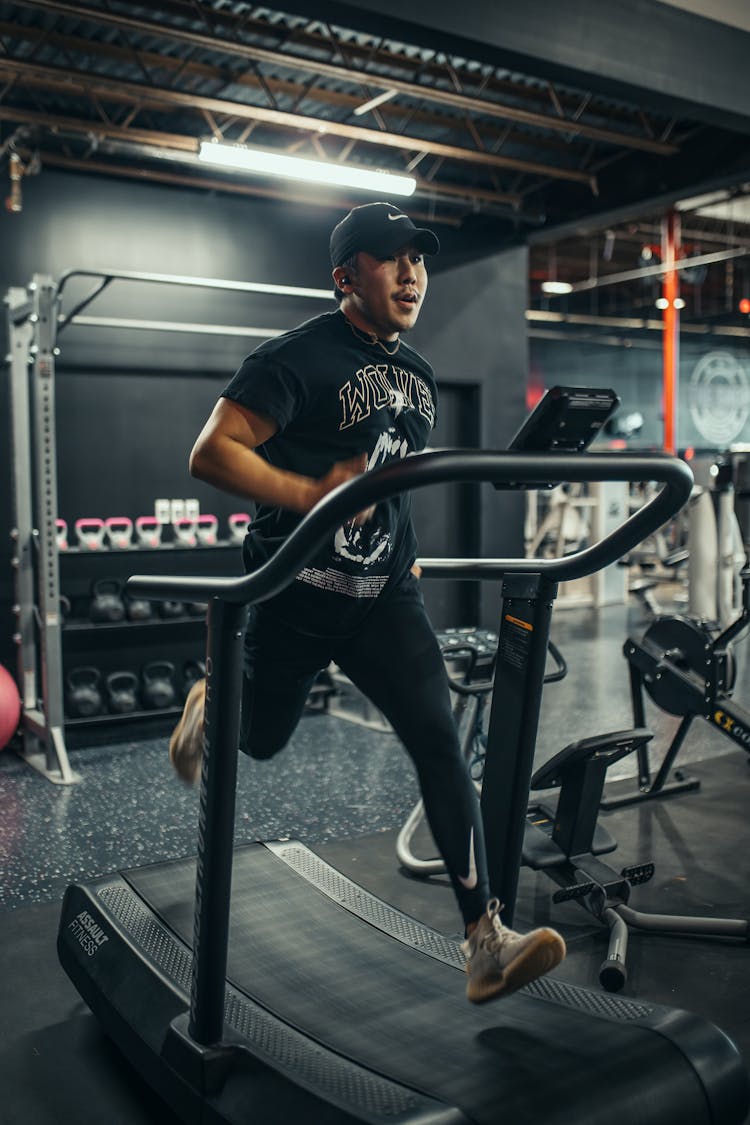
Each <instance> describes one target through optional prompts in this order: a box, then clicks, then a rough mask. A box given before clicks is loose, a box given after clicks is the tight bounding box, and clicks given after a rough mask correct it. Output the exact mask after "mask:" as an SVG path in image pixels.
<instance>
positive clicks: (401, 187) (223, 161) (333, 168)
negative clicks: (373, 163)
mask: <svg viewBox="0 0 750 1125" xmlns="http://www.w3.org/2000/svg"><path fill="white" fill-rule="evenodd" d="M199 156H200V159H201V160H204V161H206V163H208V164H216V165H219V166H220V167H223V168H234V169H236V170H237V171H240V172H252V173H257V174H260V175H268V176H285V177H288V178H289V179H293V180H307V181H310V182H312V183H316V184H332V185H333V186H335V187H353V188H362V189H363V190H365V191H376V192H380V193H381V194H383V195H412V194H413V193H414V189H415V188H416V186H417V181H416V180H415V179H414V177H413V176H400V175H398V174H397V173H395V172H381V171H378V170H375V169H369V168H354V167H352V166H351V165H349V164H331V163H328V162H327V161H324V160H308V159H306V158H305V157H301V156H282V155H281V154H280V153H276V152H266V151H264V150H263V149H258V148H244V147H241V146H239V145H222V144H219V143H217V142H216V141H203V142H201V146H200V151H199Z"/></svg>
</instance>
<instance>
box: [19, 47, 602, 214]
mask: <svg viewBox="0 0 750 1125" xmlns="http://www.w3.org/2000/svg"><path fill="white" fill-rule="evenodd" d="M0 74H5V75H8V76H16V75H17V76H18V77H19V78H20V79H23V78H24V77H26V76H28V77H31V78H37V79H42V80H45V81H48V82H50V83H54V84H56V85H57V87H58V88H62V89H63V90H67V91H68V92H74V91H79V92H81V93H83V94H85V95H86V96H88V97H91V96H92V95H94V96H102V97H106V96H107V95H108V94H116V95H120V94H125V95H127V96H129V97H132V98H133V99H134V100H136V101H138V102H148V103H149V104H150V105H166V106H179V107H182V108H184V109H200V110H207V111H208V112H209V113H214V114H221V115H222V116H225V117H235V118H236V117H241V118H243V119H246V120H251V121H262V122H264V123H266V124H269V125H276V126H279V127H281V128H284V129H293V130H297V131H299V130H302V131H303V132H305V133H316V134H317V135H319V136H320V135H325V134H328V135H331V136H338V137H346V138H349V139H352V140H356V141H362V142H364V143H365V144H374V145H379V146H383V147H386V148H396V149H400V150H402V151H407V152H429V153H430V154H432V155H434V156H440V157H444V158H447V159H450V160H459V161H462V162H464V163H469V164H475V165H482V166H484V167H488V168H497V169H503V170H508V169H511V170H514V171H518V172H526V173H529V174H532V175H540V176H549V177H552V178H555V179H560V180H567V181H570V182H572V183H579V184H585V185H586V186H587V187H588V188H590V190H591V191H593V192H596V179H595V177H594V176H591V175H589V174H588V173H587V172H579V171H576V170H574V169H568V168H557V167H553V166H551V165H546V164H540V163H537V162H536V161H530V160H516V159H514V158H513V157H507V156H496V155H494V154H492V153H489V152H480V151H474V150H473V149H466V148H462V147H459V146H457V145H447V144H442V143H441V142H438V141H428V140H425V139H423V138H417V137H404V136H401V135H400V134H397V133H375V132H374V131H373V130H371V129H364V128H361V127H360V126H357V125H346V124H342V123H341V122H337V121H324V120H322V119H316V118H310V117H306V116H304V115H302V114H298V113H287V112H285V111H282V110H274V109H268V108H266V107H264V106H251V105H246V104H245V103H244V102H236V101H229V100H228V99H223V98H210V97H205V96H204V95H200V94H187V93H182V92H181V91H179V90H170V89H165V88H163V87H156V86H146V85H145V84H141V83H136V82H123V81H120V80H114V79H110V78H103V77H101V76H100V75H94V74H88V73H85V72H81V71H71V70H65V69H63V68H62V67H52V66H42V65H39V64H37V63H26V62H23V61H21V60H18V59H6V58H0Z"/></svg>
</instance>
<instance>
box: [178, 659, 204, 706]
mask: <svg viewBox="0 0 750 1125" xmlns="http://www.w3.org/2000/svg"><path fill="white" fill-rule="evenodd" d="M205 675H206V662H205V660H186V661H185V663H184V664H183V666H182V697H183V699H187V697H188V693H189V691H190V689H191V687H192V686H193V684H195V683H197V682H198V680H202V679H204V678H205Z"/></svg>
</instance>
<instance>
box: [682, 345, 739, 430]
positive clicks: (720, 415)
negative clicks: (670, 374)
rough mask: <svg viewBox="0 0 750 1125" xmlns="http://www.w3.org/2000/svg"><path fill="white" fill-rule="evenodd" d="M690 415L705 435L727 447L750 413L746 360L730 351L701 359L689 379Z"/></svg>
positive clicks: (709, 353) (713, 353)
mask: <svg viewBox="0 0 750 1125" xmlns="http://www.w3.org/2000/svg"><path fill="white" fill-rule="evenodd" d="M688 405H689V409H690V417H691V418H692V420H693V425H694V426H695V428H696V430H697V431H698V433H699V434H700V435H701V437H703V438H705V440H706V441H707V442H709V443H710V444H711V445H713V446H718V447H719V448H720V449H723V448H726V447H727V446H728V445H731V443H732V442H733V441H736V440H737V439H738V438H739V437H740V435H741V434H742V430H743V428H744V426H745V423H746V422H747V419H748V417H750V374H749V372H748V365H747V362H746V361H743V360H741V359H738V357H737V356H736V355H734V354H733V353H732V352H728V351H715V352H708V353H707V355H704V356H702V357H701V359H699V360H698V362H697V363H696V365H695V367H694V368H693V373H692V375H691V376H690V380H689V383H688Z"/></svg>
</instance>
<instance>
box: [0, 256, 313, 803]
mask: <svg viewBox="0 0 750 1125" xmlns="http://www.w3.org/2000/svg"><path fill="white" fill-rule="evenodd" d="M73 277H84V278H91V279H94V280H95V282H96V283H95V285H94V286H93V288H92V290H91V291H90V292H89V293H88V294H87V295H86V296H85V297H84V298H83V299H81V300H79V301H77V302H76V303H75V304H74V306H73V308H72V309H71V311H70V312H69V313H68V314H67V315H66V316H63V315H62V312H61V306H62V292H63V289H64V286H65V284H66V283H67V282H68V281H69V280H70V279H71V278H73ZM113 281H126V282H127V281H136V282H146V283H155V284H161V285H173V286H174V285H176V286H187V287H191V288H199V289H214V290H223V291H225V292H226V291H229V292H237V293H269V294H272V295H274V296H282V297H297V298H304V299H307V298H313V299H317V300H326V301H329V302H330V300H331V293H330V291H329V290H328V289H308V288H303V287H300V286H291V285H272V284H269V283H265V282H252V281H245V282H241V281H226V280H222V279H220V278H205V277H181V276H179V275H175V274H158V273H138V272H133V271H126V270H89V269H73V270H68V271H66V272H65V273H64V274H62V276H61V277H60V279H59V281H57V282H54V281H53V279H52V278H51V277H50V276H48V275H46V274H34V275H33V278H32V280H31V283H30V284H29V286H28V288H26V289H23V288H21V287H14V288H10V289H8V290H7V292H6V294H5V296H4V298H3V303H4V305H5V308H6V323H7V343H8V352H7V355H6V357H5V362H6V365H7V367H8V372H9V391H10V450H11V466H12V470H11V476H12V486H11V495H12V515H13V527H12V529H11V538H12V540H13V542H14V551H13V555H12V558H11V565H12V567H13V574H14V580H13V588H14V597H15V600H14V604H13V613H14V615H15V618H16V628H15V631H14V633H13V640H14V643H15V645H16V647H17V673H18V674H17V680H18V686H19V691H20V694H21V703H22V717H21V736H22V745H21V757H22V758H23V759H24V761H26V762H27V764H28V765H30V766H32V767H33V768H34V769H36V770H38V771H39V772H40V773H41V774H43V775H44V777H46V778H47V779H48V780H49V781H52V782H54V783H55V784H58V785H72V784H75V783H76V782H78V781H80V780H81V779H80V775H78V774H77V773H75V772H74V771H73V769H72V768H71V765H70V762H69V759H68V753H67V749H66V746H65V727H64V724H65V713H64V705H63V664H62V635H61V634H62V615H61V612H60V574H59V563H58V552H57V514H58V508H57V448H56V441H55V359H56V358H57V356H59V354H60V348H59V347H58V346H57V340H58V337H59V334H60V332H61V331H62V330H63V329H64V328H65V327H67V326H68V325H69V324H79V325H81V326H84V327H96V328H114V329H123V328H125V329H136V330H151V331H159V332H190V333H198V334H201V335H203V334H210V335H232V336H249V337H258V338H263V339H267V338H268V337H269V336H272V335H275V334H277V332H278V331H280V330H276V329H270V328H253V327H249V326H245V325H227V324H192V323H185V324H182V323H179V322H174V321H162V320H123V319H119V318H113V317H88V316H83V315H81V314H82V313H83V310H84V309H85V308H86V307H87V306H88V305H89V304H90V303H91V302H92V301H93V300H94V299H95V298H96V297H97V296H99V294H100V293H102V292H103V291H104V290H105V289H106V288H107V287H108V286H109V285H110V283H111V282H113Z"/></svg>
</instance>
